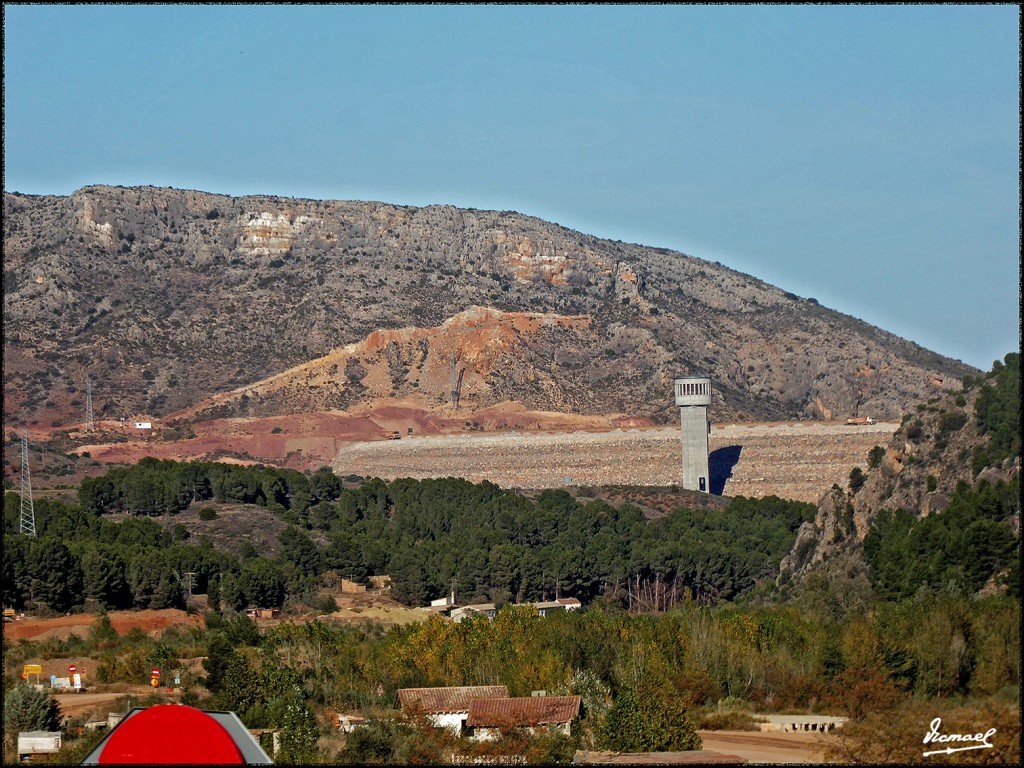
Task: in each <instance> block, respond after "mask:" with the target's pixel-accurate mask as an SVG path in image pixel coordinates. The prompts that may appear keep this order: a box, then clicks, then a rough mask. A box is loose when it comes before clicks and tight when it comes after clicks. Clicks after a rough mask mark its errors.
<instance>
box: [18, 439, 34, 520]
mask: <svg viewBox="0 0 1024 768" xmlns="http://www.w3.org/2000/svg"><path fill="white" fill-rule="evenodd" d="M21 532H22V533H24V534H25V535H26V536H31V537H32V538H35V535H36V508H35V505H34V504H33V503H32V472H31V470H30V469H29V466H28V432H27V431H26V432H24V433H22V435H21Z"/></svg>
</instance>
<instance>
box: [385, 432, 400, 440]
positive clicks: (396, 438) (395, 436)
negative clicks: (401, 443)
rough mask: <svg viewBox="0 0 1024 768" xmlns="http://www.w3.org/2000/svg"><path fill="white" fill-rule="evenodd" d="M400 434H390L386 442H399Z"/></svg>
mask: <svg viewBox="0 0 1024 768" xmlns="http://www.w3.org/2000/svg"><path fill="white" fill-rule="evenodd" d="M401 439H402V434H401V433H400V432H392V433H390V434H389V435H388V440H401Z"/></svg>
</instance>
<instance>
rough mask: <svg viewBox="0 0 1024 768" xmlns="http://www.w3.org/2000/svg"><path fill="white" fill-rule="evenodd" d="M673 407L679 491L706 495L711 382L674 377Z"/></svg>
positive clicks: (708, 488) (708, 483) (709, 480)
mask: <svg viewBox="0 0 1024 768" xmlns="http://www.w3.org/2000/svg"><path fill="white" fill-rule="evenodd" d="M675 389H676V405H678V406H679V421H680V422H681V424H682V428H683V488H686V489H687V490H691V491H703V492H704V493H708V492H709V491H710V488H711V473H710V471H709V470H708V435H709V434H710V433H711V423H710V422H709V421H708V406H709V405H711V379H709V378H708V377H707V376H678V377H676V380H675Z"/></svg>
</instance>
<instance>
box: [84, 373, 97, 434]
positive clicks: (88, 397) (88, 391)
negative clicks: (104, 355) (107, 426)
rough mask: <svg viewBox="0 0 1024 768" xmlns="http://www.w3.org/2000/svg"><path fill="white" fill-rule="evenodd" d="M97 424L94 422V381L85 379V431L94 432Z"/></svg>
mask: <svg viewBox="0 0 1024 768" xmlns="http://www.w3.org/2000/svg"><path fill="white" fill-rule="evenodd" d="M94 429H96V424H95V423H94V422H93V420H92V380H91V379H89V377H88V376H87V377H86V379H85V431H86V432H92V431H93V430H94Z"/></svg>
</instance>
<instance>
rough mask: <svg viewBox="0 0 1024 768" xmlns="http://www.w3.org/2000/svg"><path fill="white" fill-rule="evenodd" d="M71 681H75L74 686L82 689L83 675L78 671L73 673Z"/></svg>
mask: <svg viewBox="0 0 1024 768" xmlns="http://www.w3.org/2000/svg"><path fill="white" fill-rule="evenodd" d="M71 682H72V683H74V686H73V687H75V688H79V689H80V688H81V687H82V676H81V675H79V674H77V673H76V674H74V675H72V676H71Z"/></svg>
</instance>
